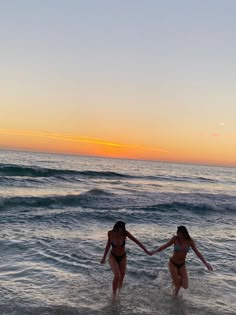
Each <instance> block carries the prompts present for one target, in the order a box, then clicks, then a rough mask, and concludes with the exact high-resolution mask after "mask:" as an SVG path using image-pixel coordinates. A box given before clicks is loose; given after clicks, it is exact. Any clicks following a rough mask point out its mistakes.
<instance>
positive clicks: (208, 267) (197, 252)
mask: <svg viewBox="0 0 236 315" xmlns="http://www.w3.org/2000/svg"><path fill="white" fill-rule="evenodd" d="M190 246H191V247H192V249H193V251H194V252H195V254H196V255H197V257H198V258H199V259H200V260H201V261H202V262H203V263H204V264H205V266H206V267H207V269H208V270H209V271H213V268H212V266H211V265H210V264H209V263H208V262H207V261H206V260H205V258H204V257H203V255H202V254H201V253H200V252H199V250H198V249H197V247H196V245H195V243H194V242H191V244H190Z"/></svg>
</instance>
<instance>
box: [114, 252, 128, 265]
mask: <svg viewBox="0 0 236 315" xmlns="http://www.w3.org/2000/svg"><path fill="white" fill-rule="evenodd" d="M111 254H112V256H113V257H114V258H115V260H116V261H117V263H118V264H119V263H120V262H121V261H122V259H123V258H124V257H125V256H126V253H124V254H123V255H121V256H117V255H115V254H113V253H112V252H111Z"/></svg>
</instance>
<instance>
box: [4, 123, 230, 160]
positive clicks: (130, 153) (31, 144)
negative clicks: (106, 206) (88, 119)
mask: <svg viewBox="0 0 236 315" xmlns="http://www.w3.org/2000/svg"><path fill="white" fill-rule="evenodd" d="M0 147H2V148H5V149H6V148H7V149H17V150H30V151H37V152H51V153H61V154H78V155H88V156H89V155H91V156H99V157H107V158H126V159H139V160H159V161H166V162H177V163H194V164H209V165H210V164H213V165H226V166H235V163H234V162H232V159H231V160H230V158H229V157H228V156H226V155H224V152H222V154H221V155H220V154H218V155H216V154H215V152H214V151H213V150H212V151H209V152H210V153H208V154H207V155H206V154H205V152H204V150H205V148H200V147H199V148H194V149H193V148H191V147H189V146H188V145H185V146H183V145H182V147H181V145H179V146H175V147H173V149H172V150H170V149H169V148H170V144H169V146H166V147H167V148H168V149H169V150H164V149H161V148H158V147H155V146H145V145H134V144H125V143H119V142H112V141H106V140H103V139H99V138H89V137H79V136H75V135H71V134H70V135H68V134H67V135H65V134H59V133H52V132H41V131H40V132H35V131H26V130H12V129H11V130H10V129H0Z"/></svg>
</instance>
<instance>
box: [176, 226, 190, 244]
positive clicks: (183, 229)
mask: <svg viewBox="0 0 236 315" xmlns="http://www.w3.org/2000/svg"><path fill="white" fill-rule="evenodd" d="M178 233H182V234H183V236H184V238H185V239H186V240H188V241H192V238H191V236H190V235H189V233H188V230H187V229H186V227H185V226H183V225H180V226H178V227H177V234H178Z"/></svg>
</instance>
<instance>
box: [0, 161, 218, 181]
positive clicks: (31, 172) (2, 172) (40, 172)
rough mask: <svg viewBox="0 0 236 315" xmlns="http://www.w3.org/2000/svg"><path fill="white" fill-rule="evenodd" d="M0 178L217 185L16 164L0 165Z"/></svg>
mask: <svg viewBox="0 0 236 315" xmlns="http://www.w3.org/2000/svg"><path fill="white" fill-rule="evenodd" d="M0 176H1V179H3V178H4V180H5V181H7V178H9V177H27V178H30V177H32V178H49V177H52V178H53V177H55V178H57V179H61V180H75V181H78V180H79V179H80V178H95V179H96V178H97V179H99V178H104V179H144V180H154V181H175V182H206V183H217V182H219V180H217V179H212V178H206V177H188V176H173V175H162V174H157V175H151V176H150V175H143V176H136V175H133V174H132V175H130V174H123V173H118V172H113V171H95V170H83V171H82V170H81V171H77V170H70V169H54V168H43V167H38V166H27V165H18V164H0Z"/></svg>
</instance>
